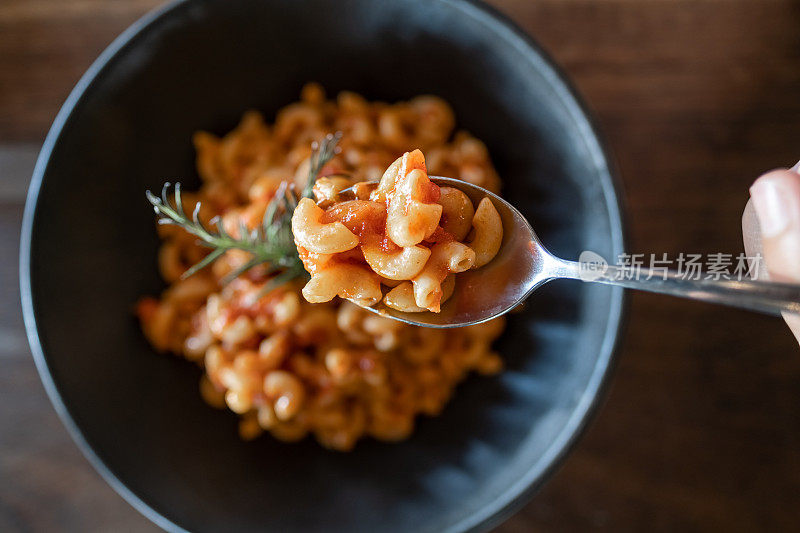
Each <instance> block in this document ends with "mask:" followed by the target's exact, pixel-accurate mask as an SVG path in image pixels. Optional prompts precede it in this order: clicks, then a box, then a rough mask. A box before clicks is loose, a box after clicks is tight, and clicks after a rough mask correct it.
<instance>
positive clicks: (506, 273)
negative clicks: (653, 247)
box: [343, 176, 561, 328]
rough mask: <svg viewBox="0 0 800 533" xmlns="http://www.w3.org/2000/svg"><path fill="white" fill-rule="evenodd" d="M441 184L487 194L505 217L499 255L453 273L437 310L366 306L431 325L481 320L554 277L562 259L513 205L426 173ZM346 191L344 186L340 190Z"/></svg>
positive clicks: (475, 199) (477, 196)
mask: <svg viewBox="0 0 800 533" xmlns="http://www.w3.org/2000/svg"><path fill="white" fill-rule="evenodd" d="M430 179H431V181H432V182H434V183H435V184H436V185H439V186H440V187H453V188H456V189H459V190H460V191H462V192H463V193H464V194H466V195H467V197H469V199H470V200H471V201H472V203H473V205H478V203H479V202H480V201H481V200H482V199H483V198H487V197H488V198H489V199H490V200H491V201H492V204H494V207H495V209H497V212H498V213H499V214H500V220H501V221H502V222H503V243H502V245H501V246H500V251H499V252H498V253H497V256H496V257H495V258H494V259H492V261H490V262H489V263H488V264H486V265H484V266H483V267H481V268H478V269H472V270H467V271H466V272H462V273H460V274H457V275H456V289H455V291H454V292H453V295H452V296H451V297H450V298H449V299H448V300H447V301H446V302H444V303H443V304H442V310H441V312H439V313H432V312H429V311H424V312H421V313H405V312H402V311H397V310H396V309H392V308H390V307H388V306H386V305H384V304H383V303H382V302H380V303H378V304H376V305H374V306H371V307H368V306H362V307H364V309H367V310H369V311H371V312H373V313H377V314H379V315H382V316H387V317H390V318H393V319H395V320H400V321H401V322H405V323H407V324H413V325H416V326H425V327H429V328H456V327H463V326H469V325H472V324H480V323H481V322H486V321H487V320H491V319H492V318H495V317H497V316H500V315H502V314H505V313H507V312H508V311H510V310H511V309H513V308H514V307H516V306H518V305H519V304H520V303H521V302H522V301H523V300H525V298H526V297H527V296H528V295H529V294H530V293H531V292H532V291H533V290H534V289H536V287H538V286H540V285H542V284H543V283H545V282H547V281H548V280H550V279H552V277H553V276H552V269H553V268H556V267H557V266H558V265H559V264H561V261H560V260H558V259H556V258H555V257H553V256H552V255H551V254H550V253H549V252H547V250H546V249H545V248H544V246H543V245H542V243H541V242H540V241H539V238H538V237H537V236H536V233H535V232H534V231H533V228H532V227H531V225H530V223H528V221H527V220H526V219H525V217H524V216H523V215H522V213H520V212H519V211H518V210H517V209H516V208H515V207H514V206H513V205H511V204H510V203H508V202H506V201H505V200H503V199H502V198H500V197H499V196H497V195H496V194H494V193H492V192H490V191H487V190H486V189H484V188H482V187H478V186H477V185H473V184H471V183H469V182H466V181H462V180H457V179H453V178H445V177H441V176H430ZM343 192H345V191H343Z"/></svg>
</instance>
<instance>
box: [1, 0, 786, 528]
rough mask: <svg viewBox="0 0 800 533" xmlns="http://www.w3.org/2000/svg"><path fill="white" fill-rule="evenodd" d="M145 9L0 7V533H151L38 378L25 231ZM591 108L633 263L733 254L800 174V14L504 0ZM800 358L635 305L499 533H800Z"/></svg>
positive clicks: (782, 332) (744, 6) (662, 1)
mask: <svg viewBox="0 0 800 533" xmlns="http://www.w3.org/2000/svg"><path fill="white" fill-rule="evenodd" d="M157 3H158V1H157V0H125V1H122V0H116V1H113V2H109V1H104V0H80V1H77V0H75V1H71V2H64V1H62V0H2V2H0V362H2V367H3V369H2V372H0V398H2V401H0V530H1V531H44V530H48V531H51V530H53V531H153V530H155V526H153V525H152V524H150V523H149V522H148V521H147V520H145V519H144V518H143V517H142V516H140V515H139V514H138V513H137V512H136V511H134V510H133V509H132V508H130V507H129V506H128V505H127V504H126V503H125V502H124V501H123V500H122V499H121V498H120V497H119V496H117V495H116V494H115V493H114V492H113V491H112V490H111V488H109V487H108V486H107V485H106V484H105V483H104V482H103V481H102V480H101V479H100V477H99V476H98V475H97V474H96V473H95V472H94V471H93V470H92V468H91V467H90V466H89V464H88V463H87V462H86V461H85V460H84V459H83V457H82V456H81V455H80V453H79V452H78V450H77V448H76V447H75V445H74V444H73V443H72V441H71V440H70V439H69V437H68V436H67V434H66V431H65V430H64V428H63V427H62V426H61V424H60V422H59V421H58V419H57V418H56V415H55V412H54V411H53V409H52V408H51V406H50V403H49V402H48V400H47V398H46V397H45V394H44V390H43V389H42V386H41V384H40V383H39V379H38V377H37V375H36V372H35V370H34V366H33V362H32V360H31V357H30V353H29V350H28V346H27V343H26V341H25V337H24V333H23V327H22V320H21V317H20V312H19V304H18V300H19V295H18V288H17V252H18V234H19V225H20V217H21V214H22V204H23V199H24V193H25V189H26V186H27V182H28V179H29V176H30V172H31V169H32V165H33V161H34V158H35V155H36V152H37V150H38V147H39V145H40V143H41V142H42V140H43V138H44V135H45V133H46V131H47V129H48V127H49V125H50V122H51V120H52V119H53V117H54V115H55V113H56V111H57V110H58V108H59V106H60V105H61V103H62V102H63V100H64V98H65V97H66V95H67V94H68V92H69V90H70V89H71V87H72V86H73V85H74V83H75V82H76V81H77V80H78V77H79V76H80V75H81V74H82V73H83V71H84V70H85V69H86V68H87V67H88V66H89V64H90V62H91V61H92V60H93V59H94V58H95V57H96V56H97V55H98V54H99V53H100V51H101V50H102V49H103V48H104V47H105V46H106V45H107V44H108V43H109V42H110V41H111V39H112V38H113V37H114V36H116V35H117V34H118V33H119V32H120V31H122V30H123V29H124V28H125V27H126V26H128V25H129V24H130V23H131V22H132V21H133V20H135V19H136V18H137V17H138V16H140V15H141V14H142V13H144V12H145V11H146V10H147V9H150V8H151V7H153V6H155V5H156V4H157ZM492 3H494V4H496V5H497V6H498V7H500V8H501V9H502V10H504V11H506V12H507V13H508V14H509V15H510V16H511V17H512V18H513V19H515V20H516V21H517V22H518V23H519V24H521V25H522V26H523V27H524V28H525V29H526V30H527V31H529V32H530V33H531V34H533V35H535V36H536V37H537V39H538V40H539V41H540V42H541V43H542V44H543V45H544V46H545V47H546V48H547V49H548V50H549V51H550V52H551V53H552V54H553V55H554V56H555V58H556V59H557V60H558V62H560V63H561V64H562V65H563V66H564V67H565V69H566V70H567V72H568V73H569V74H570V75H571V76H572V79H573V80H574V81H575V83H576V84H577V87H578V88H579V90H580V91H581V92H582V93H583V94H584V96H585V97H586V99H587V101H588V103H589V106H590V107H591V108H592V109H593V110H594V111H595V113H596V114H597V116H598V118H599V122H600V125H601V127H602V129H603V130H604V132H605V134H606V136H607V137H608V140H609V141H610V145H611V147H612V148H613V150H614V151H615V152H616V156H617V158H618V160H619V166H620V168H621V171H622V177H623V180H624V183H625V188H626V194H627V199H628V208H629V211H628V212H629V222H630V228H631V249H632V250H633V251H635V252H643V253H650V252H656V253H662V252H666V253H669V254H670V255H672V256H675V255H676V254H678V253H679V252H702V253H710V252H717V251H719V252H730V253H736V252H738V251H740V250H741V235H740V231H739V224H740V216H741V211H742V208H743V206H744V204H745V202H746V200H747V187H748V185H749V184H750V182H751V181H752V180H753V179H754V178H755V177H756V176H757V175H758V174H759V173H760V172H762V171H764V170H766V169H769V168H771V167H776V166H780V165H783V166H788V165H791V164H793V163H794V162H795V161H796V160H797V159H798V158H800V3H798V2H796V1H789V0H783V1H781V0H595V1H592V0H535V1H534V0H530V1H529V0H494V1H493V2H492ZM799 405H800V355H799V354H798V350H797V346H796V344H795V343H794V342H793V340H792V338H791V337H790V335H789V333H788V331H787V330H786V329H785V327H784V326H783V324H782V323H781V322H780V321H778V320H777V319H771V318H765V317H760V316H754V315H750V314H747V313H744V312H739V311H735V310H728V309H720V308H714V307H711V306H707V305H701V304H691V303H687V302H683V301H678V300H673V299H669V298H666V297H657V296H650V295H645V294H636V295H634V296H633V298H632V306H631V320H630V325H629V327H628V333H627V335H626V336H625V339H624V342H623V348H622V354H621V357H620V359H619V364H618V368H617V370H616V375H615V377H614V381H613V386H612V388H611V391H610V394H609V395H608V397H607V401H606V403H605V405H604V407H603V408H602V410H601V411H600V413H599V416H597V417H596V418H595V420H594V422H593V424H592V425H591V427H590V429H589V431H588V432H587V434H586V435H585V436H584V437H583V439H582V440H581V441H580V443H579V445H578V446H577V447H576V449H575V450H574V452H573V453H572V454H571V455H570V457H569V458H568V460H567V461H566V463H565V464H564V465H563V467H562V468H561V469H560V470H559V471H558V473H557V474H556V475H555V476H554V477H553V479H552V480H551V481H550V482H549V483H548V484H547V486H546V487H545V489H544V490H543V491H542V492H541V493H540V494H539V495H538V496H537V498H536V499H535V500H534V501H533V502H531V503H530V504H529V505H528V506H527V507H526V508H525V509H524V510H523V511H522V512H521V513H519V514H518V515H517V516H515V517H514V518H512V519H511V520H509V521H508V522H507V523H506V524H504V525H503V526H502V527H501V528H500V530H501V531H505V532H517V531H520V532H521V531H529V530H531V529H535V530H584V529H589V528H597V529H607V530H611V531H618V530H621V529H622V530H629V529H658V530H686V529H689V530H698V529H699V530H709V529H722V530H728V531H738V530H742V531H747V530H751V531H752V530H762V529H770V530H791V529H793V530H797V529H798V528H800V416H798V412H799V409H798V406H799Z"/></svg>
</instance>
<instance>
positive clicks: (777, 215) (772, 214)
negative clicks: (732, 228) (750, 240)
mask: <svg viewBox="0 0 800 533" xmlns="http://www.w3.org/2000/svg"><path fill="white" fill-rule="evenodd" d="M750 196H751V197H752V198H753V205H754V206H755V208H756V215H758V223H759V225H760V226H761V234H762V235H763V236H764V237H774V236H776V235H778V234H779V233H780V232H782V231H783V230H785V229H786V228H787V227H788V226H789V224H790V223H791V221H792V213H791V208H792V206H791V205H790V203H789V201H788V199H787V196H786V194H785V193H784V192H783V191H781V187H780V186H779V185H778V184H777V183H775V181H773V180H770V179H760V180H758V181H756V182H755V183H754V184H753V186H752V187H750Z"/></svg>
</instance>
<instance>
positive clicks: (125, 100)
mask: <svg viewBox="0 0 800 533" xmlns="http://www.w3.org/2000/svg"><path fill="white" fill-rule="evenodd" d="M310 80H316V81H319V82H321V83H322V84H323V85H324V86H325V87H326V88H327V89H328V91H329V92H331V93H334V92H337V91H339V90H342V89H351V90H355V91H357V92H360V93H362V94H364V95H365V96H367V97H368V98H370V99H383V100H396V99H404V98H409V97H412V96H414V95H417V94H424V93H434V94H437V95H440V96H442V97H444V98H445V99H446V100H448V101H449V102H451V103H452V104H453V106H454V108H455V110H456V115H457V118H458V121H459V126H460V127H462V128H465V129H467V130H469V131H471V132H473V133H474V134H475V135H476V136H477V137H479V138H480V139H483V140H484V141H485V142H486V143H487V145H488V146H489V149H490V152H491V154H492V156H493V159H494V162H495V164H496V166H497V168H498V169H499V171H500V174H501V176H502V178H503V181H504V184H505V188H504V191H503V192H504V195H505V196H506V197H507V198H510V199H511V200H512V201H513V202H514V203H515V204H516V205H517V206H518V207H519V208H520V209H521V210H522V211H523V213H525V214H526V215H527V216H528V217H529V219H530V220H531V221H532V223H533V226H534V227H535V228H536V230H537V232H538V233H539V235H540V236H541V238H542V240H543V241H544V243H545V244H546V245H547V246H548V247H550V249H551V250H552V251H553V252H555V253H557V254H560V255H562V256H564V257H568V258H569V257H577V256H578V254H579V253H580V252H581V251H582V250H585V249H591V250H594V251H596V252H598V253H600V254H602V255H604V256H606V257H614V256H616V255H617V254H618V253H620V252H621V251H622V250H623V231H622V223H621V220H620V207H619V200H618V197H617V193H616V192H615V182H614V179H613V178H612V176H611V174H610V172H609V168H608V162H607V158H606V156H605V155H604V152H603V149H602V148H601V146H600V143H599V142H598V139H597V136H596V134H595V132H594V130H593V128H592V126H591V124H590V121H589V120H588V119H587V116H586V113H585V111H583V109H582V107H581V105H580V103H579V101H578V99H577V98H576V96H575V94H574V93H573V92H572V90H571V89H570V88H569V86H568V84H567V83H566V82H565V81H564V78H563V75H562V74H560V73H559V71H558V70H557V69H556V68H555V67H554V66H553V64H552V63H551V62H550V61H549V60H548V59H547V58H546V57H545V56H544V54H543V53H542V51H541V50H540V49H539V48H538V47H537V46H536V45H535V44H534V43H533V42H532V41H531V40H530V39H528V38H527V37H526V36H525V35H524V34H522V33H521V32H520V31H519V30H518V29H517V28H516V27H514V26H513V25H512V24H511V23H509V22H508V21H506V20H505V19H503V18H502V17H501V16H499V15H498V14H497V13H495V12H493V11H492V10H490V9H488V8H487V7H485V6H484V5H482V4H479V3H476V2H473V1H467V0H446V1H445V0H435V1H422V0H420V1H409V0H381V1H380V2H377V1H375V0H344V1H334V0H306V1H297V0H271V1H265V0H196V1H191V2H189V1H182V2H176V3H173V4H170V5H169V6H167V7H166V8H164V9H162V10H160V11H158V12H156V13H153V14H151V15H149V16H147V17H145V18H144V19H142V20H141V21H139V22H138V23H136V24H135V25H134V26H133V27H132V28H131V29H129V30H128V31H126V32H125V33H124V34H123V35H122V36H121V37H120V38H119V39H117V40H116V41H115V42H114V43H113V44H112V45H111V46H110V47H109V48H108V50H106V51H105V52H104V53H103V54H102V56H101V57H100V58H99V59H98V61H97V62H96V63H95V64H94V65H93V66H92V67H91V68H90V69H89V71H88V72H87V74H86V75H85V76H84V77H83V79H82V80H81V81H80V82H79V83H78V85H77V87H76V88H75V90H74V91H73V92H72V94H71V95H70V97H69V99H68V100H67V102H66V104H65V105H64V108H63V109H62V110H61V112H60V114H59V115H58V117H57V118H56V120H55V123H54V124H53V127H52V129H51V131H50V134H49V135H48V137H47V141H46V143H45V145H44V148H43V150H42V153H41V155H40V157H39V162H38V164H37V166H36V171H35V173H34V176H33V182H32V185H31V188H30V193H29V196H28V203H27V206H26V210H25V220H24V228H23V232H22V252H21V261H20V263H21V266H20V268H21V279H22V298H23V308H24V314H25V324H26V326H27V330H28V336H29V339H30V343H31V348H32V350H33V353H34V356H35V358H36V363H37V365H38V367H39V371H40V373H41V376H42V380H43V381H44V384H45V387H46V388H47V391H48V393H49V395H50V398H51V399H52V401H53V403H54V405H55V407H56V409H57V411H58V412H59V414H60V415H61V417H62V419H63V420H64V423H65V424H66V426H67V427H68V428H69V430H70V432H71V433H72V435H73V437H74V438H75V440H76V441H77V442H78V444H79V446H80V447H81V449H82V450H83V452H84V453H85V454H86V456H87V457H88V458H89V460H90V461H91V462H92V464H93V465H94V466H95V467H96V468H97V469H98V470H99V471H100V473H101V474H102V475H103V476H104V477H105V478H106V479H107V480H108V482H109V483H110V484H111V485H112V486H113V487H114V488H115V489H116V490H117V491H118V492H120V494H122V496H124V497H125V498H126V499H127V500H128V501H129V502H130V503H131V504H133V505H134V506H135V507H136V508H137V509H139V510H140V511H141V512H143V513H144V514H145V515H147V516H148V517H149V518H151V519H152V520H153V521H155V522H156V523H158V524H159V525H161V526H163V527H165V528H167V529H173V530H179V529H182V528H185V529H189V530H194V531H220V530H226V531H227V530H231V531H232V530H280V531H285V530H303V531H314V530H333V531H376V530H381V531H415V532H416V531H462V530H468V529H483V528H487V527H489V526H490V525H493V524H496V523H498V522H499V521H500V520H501V519H502V518H504V517H506V516H508V515H509V514H510V513H511V512H512V511H513V510H515V509H516V508H518V507H519V506H520V505H522V502H523V501H524V500H525V498H527V497H528V496H530V495H531V494H532V493H533V491H534V490H535V489H536V488H537V487H539V486H540V485H541V483H542V482H543V480H544V479H545V477H546V476H547V474H548V473H549V472H550V471H551V470H552V469H553V467H554V465H555V464H556V463H557V462H558V461H559V459H560V458H562V457H563V456H564V454H565V452H566V450H567V449H568V447H569V446H570V444H571V443H572V442H573V441H574V440H575V438H576V436H577V434H578V433H579V432H580V430H581V429H582V427H583V426H584V424H585V423H586V420H587V416H588V415H589V413H590V412H591V411H592V408H593V406H594V405H595V403H596V401H597V397H598V393H599V391H600V389H601V386H602V384H603V382H604V379H605V377H606V374H607V371H608V368H609V364H610V362H611V358H612V353H613V351H614V347H615V343H616V339H617V336H618V330H619V327H620V322H621V316H622V312H623V296H622V292H621V291H620V290H618V289H611V288H607V287H603V286H592V285H589V284H582V283H579V282H569V281H564V282H555V283H552V284H550V285H548V286H546V287H544V288H543V289H541V290H540V291H538V292H537V293H536V294H535V295H534V296H533V297H532V298H531V299H530V301H529V302H528V305H527V310H526V311H525V312H524V313H521V314H514V315H511V316H509V326H508V331H507V332H506V333H505V335H504V336H503V337H502V339H501V341H500V342H499V347H498V349H499V350H500V352H501V353H502V354H503V355H504V356H505V358H506V360H507V366H508V369H507V371H505V372H504V373H503V374H502V375H500V376H498V377H494V378H477V377H476V378H470V379H468V380H467V381H466V382H465V383H464V384H463V385H461V386H460V387H459V389H458V390H457V391H456V394H455V397H454V399H453V400H452V402H451V403H450V404H449V406H448V407H447V408H446V410H445V412H444V413H443V415H442V416H440V417H438V418H435V419H422V420H420V422H419V424H418V427H417V430H416V432H415V433H414V435H413V437H412V438H411V439H410V440H408V441H406V442H403V443H399V444H385V443H379V442H374V441H365V442H362V443H360V444H359V445H358V446H357V448H356V450H355V451H354V452H352V453H349V454H343V453H335V452H330V451H326V450H324V449H323V448H321V447H320V446H318V445H317V444H316V443H315V442H313V441H311V440H307V441H305V442H302V443H299V444H283V443H280V442H277V441H275V440H273V439H272V438H270V437H264V438H261V439H259V440H257V441H255V442H249V443H246V442H242V441H240V440H239V437H238V435H237V432H236V417H235V416H233V415H232V414H230V413H227V412H222V411H215V410H212V409H210V408H208V407H206V406H205V405H204V404H203V402H202V400H201V399H200V396H199V394H198V391H197V382H198V376H199V370H198V369H197V368H196V367H194V366H193V365H191V364H189V363H187V362H185V361H182V360H180V359H178V358H173V357H164V356H158V355H156V354H155V353H153V351H152V350H151V349H150V347H149V346H148V344H147V342H146V341H145V339H144V338H143V337H142V335H141V334H140V332H139V329H138V326H137V324H136V322H135V320H134V319H133V318H132V315H131V308H132V305H133V303H134V302H135V301H136V299H137V298H138V297H139V296H141V295H143V294H154V293H157V292H158V291H159V290H160V289H161V288H162V287H163V284H162V282H161V281H160V279H159V277H158V275H157V272H156V261H155V257H156V249H157V238H156V235H155V232H154V230H153V214H152V211H151V210H150V209H149V207H148V204H147V203H146V201H145V198H144V194H143V193H144V190H145V189H147V188H157V187H159V186H160V184H161V183H162V182H163V181H164V180H167V179H175V178H179V179H181V180H183V181H184V182H185V184H186V185H187V186H191V185H192V182H191V181H192V180H196V174H195V171H194V168H193V149H192V146H191V143H190V138H191V135H192V133H193V132H194V131H196V130H198V129H205V130H211V131H214V132H217V133H224V132H226V131H228V130H229V129H231V128H232V127H233V126H234V125H235V124H236V123H237V121H238V119H239V117H240V116H241V114H242V112H243V111H245V110H246V109H249V108H256V109H260V110H262V111H264V112H265V113H266V115H267V116H268V117H271V116H272V114H273V113H274V112H275V110H276V109H278V108H279V107H281V106H283V105H285V104H287V103H289V102H291V101H293V100H296V98H297V95H298V92H299V89H300V87H301V85H302V84H303V83H304V82H306V81H310Z"/></svg>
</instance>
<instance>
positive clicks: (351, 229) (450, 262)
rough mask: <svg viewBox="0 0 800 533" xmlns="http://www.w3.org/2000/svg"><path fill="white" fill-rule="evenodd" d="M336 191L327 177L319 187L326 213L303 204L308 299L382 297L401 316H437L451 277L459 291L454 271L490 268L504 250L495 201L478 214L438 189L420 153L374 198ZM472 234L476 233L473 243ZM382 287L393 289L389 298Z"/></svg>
mask: <svg viewBox="0 0 800 533" xmlns="http://www.w3.org/2000/svg"><path fill="white" fill-rule="evenodd" d="M339 185H343V184H341V183H340V184H339ZM334 186H335V183H334V182H333V181H332V180H330V179H326V178H322V180H321V183H318V184H317V186H316V187H315V194H316V195H317V198H318V199H319V200H320V203H321V204H322V205H327V206H328V208H327V209H326V210H323V209H321V208H320V207H318V206H317V205H312V204H313V202H312V201H311V200H309V199H304V200H302V201H301V203H300V205H299V206H298V207H297V209H296V210H295V212H294V215H293V217H292V228H293V229H294V230H295V239H296V240H297V244H298V247H299V248H300V249H301V257H303V260H304V265H305V266H306V270H308V272H309V273H310V274H311V281H309V282H308V284H307V285H306V287H305V288H304V289H303V295H304V296H306V299H307V300H308V301H309V302H312V303H318V302H326V301H328V300H330V299H332V298H333V297H334V296H337V295H338V296H341V297H344V298H350V299H353V300H354V301H357V302H360V303H366V305H373V304H375V303H377V302H379V301H381V300H383V302H384V304H385V305H387V306H388V307H390V308H392V309H396V310H400V311H405V312H423V311H431V312H434V313H438V312H440V311H441V304H442V302H443V301H444V300H445V299H446V298H445V290H444V287H443V282H444V281H445V279H450V280H451V282H450V287H449V288H450V290H451V292H452V285H453V284H454V283H455V279H454V277H453V276H451V274H458V273H460V272H464V271H466V270H469V269H470V268H478V267H481V266H483V265H485V264H487V263H488V262H489V261H491V260H492V258H493V257H494V256H495V255H497V252H498V250H499V249H500V244H501V242H502V240H503V226H502V222H501V220H500V216H499V214H498V213H497V210H496V209H495V207H494V205H493V204H492V202H491V200H490V199H489V198H484V199H483V200H481V202H480V203H479V205H478V208H477V210H476V209H475V207H474V206H473V205H472V201H471V200H470V199H469V198H468V197H467V195H466V194H464V193H463V192H461V191H459V190H458V189H455V188H452V187H442V188H440V187H438V186H437V185H436V184H434V183H433V182H431V180H430V179H429V178H428V174H427V169H426V166H425V157H424V156H423V155H422V152H420V151H419V150H414V151H412V152H406V153H405V154H403V155H402V156H401V157H399V158H397V159H396V160H395V161H394V162H393V163H392V164H391V165H389V167H388V168H387V169H386V171H385V172H384V173H383V176H382V178H381V180H380V182H379V183H378V185H377V187H376V188H375V190H374V191H372V192H371V193H370V194H369V196H368V198H369V199H368V200H365V199H364V198H365V197H367V195H366V191H364V190H363V188H359V189H358V190H357V191H356V196H357V198H358V199H356V200H345V201H337V198H338V195H339V193H340V192H341V190H342V189H341V188H340V189H338V190H334ZM304 217H307V218H304ZM470 230H472V231H473V234H474V236H473V238H472V239H471V241H470V242H469V244H466V243H464V242H462V241H463V240H464V239H465V238H466V237H467V235H468V234H469V232H470ZM298 231H299V233H298ZM356 246H358V250H359V253H354V252H355V248H356ZM333 250H338V251H339V252H338V253H337V252H336V251H333ZM341 252H347V253H346V254H342V253H341ZM315 253H316V254H318V255H316V256H314V255H313V254H315ZM353 263H355V264H353ZM369 273H374V274H377V277H374V276H369V275H368V274H369ZM393 282H401V283H400V284H399V285H398V284H396V283H393ZM381 286H386V287H387V291H386V295H385V296H383V291H382V289H381ZM389 289H390V290H389Z"/></svg>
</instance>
